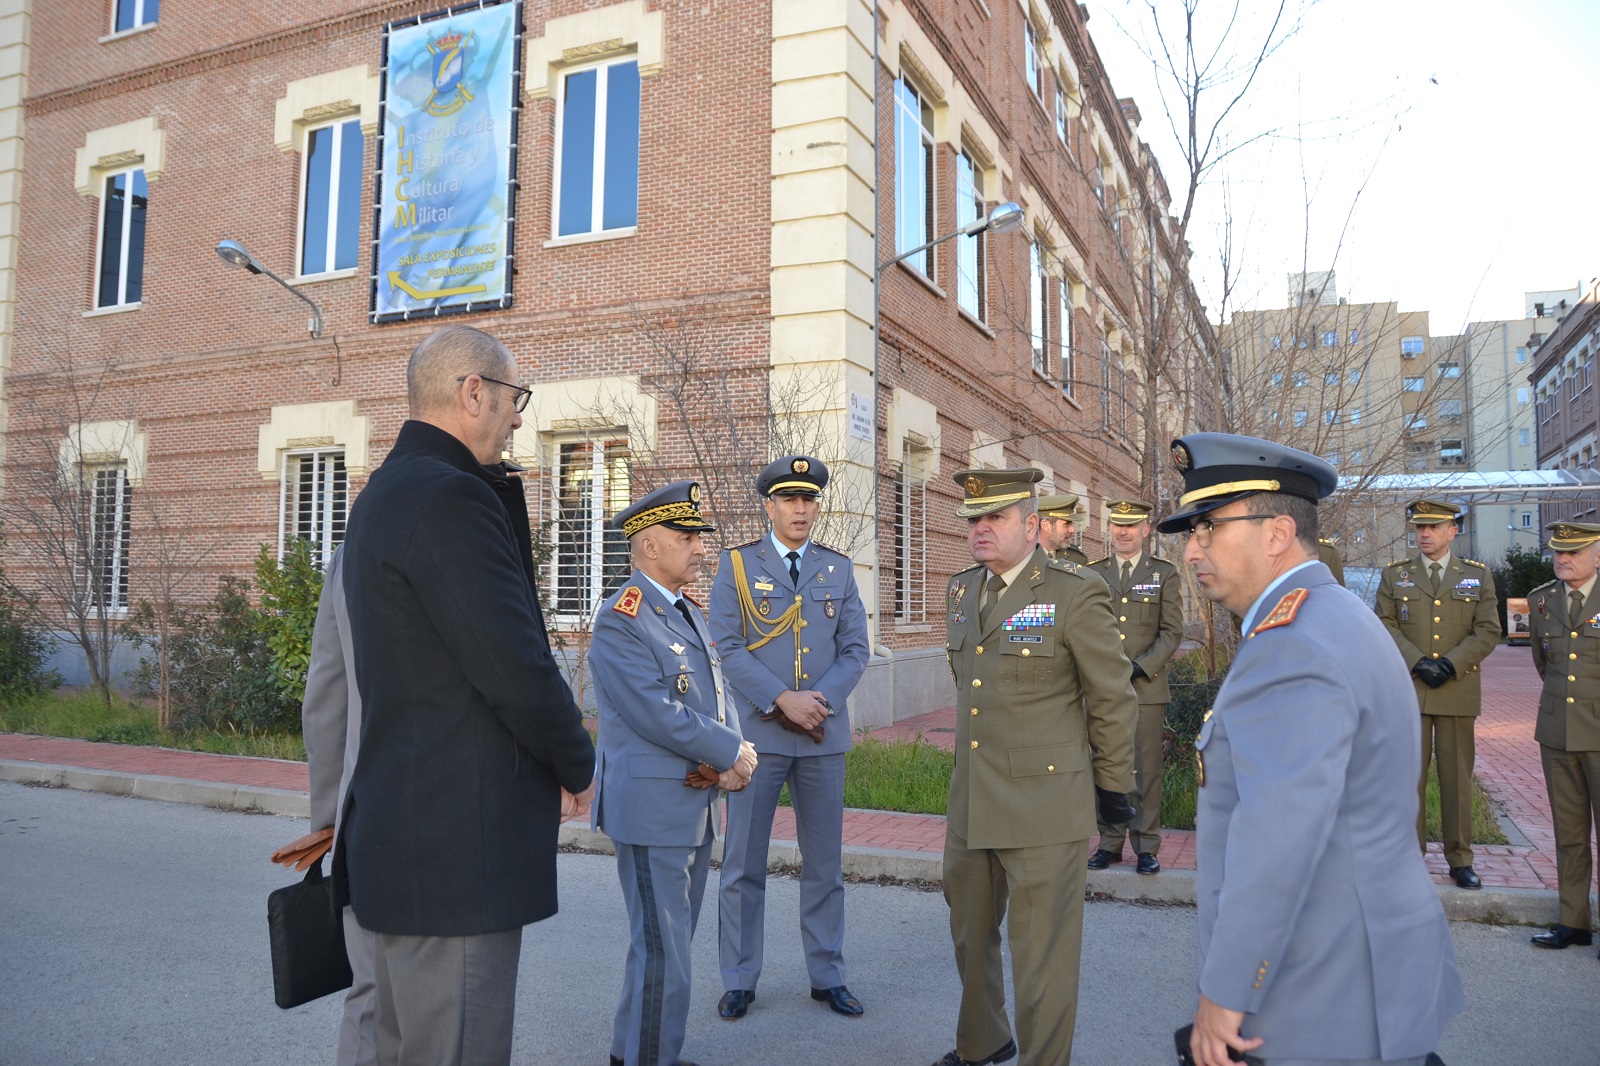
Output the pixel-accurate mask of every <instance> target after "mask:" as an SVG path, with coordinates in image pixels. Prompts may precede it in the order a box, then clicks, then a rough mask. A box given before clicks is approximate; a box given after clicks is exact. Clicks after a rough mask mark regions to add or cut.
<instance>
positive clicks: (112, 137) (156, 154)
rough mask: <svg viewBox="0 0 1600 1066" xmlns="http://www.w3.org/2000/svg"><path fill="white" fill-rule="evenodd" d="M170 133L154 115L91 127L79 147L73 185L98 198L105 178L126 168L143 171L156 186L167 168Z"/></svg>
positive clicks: (82, 191)
mask: <svg viewBox="0 0 1600 1066" xmlns="http://www.w3.org/2000/svg"><path fill="white" fill-rule="evenodd" d="M166 163H167V134H166V131H165V130H163V129H161V127H160V126H159V125H158V124H157V122H156V118H155V116H154V115H152V116H150V117H149V118H139V119H134V120H133V121H132V122H124V123H122V124H121V125H117V126H106V127H104V128H102V129H97V130H90V131H89V133H88V135H87V136H86V137H85V138H84V142H83V146H82V147H81V148H79V149H78V152H77V160H76V165H75V167H74V172H73V184H74V187H75V188H76V189H77V190H78V195H79V196H88V197H92V198H94V199H99V198H100V196H101V195H102V194H103V192H104V191H105V183H106V178H107V177H108V176H109V175H112V174H115V173H117V172H119V171H123V170H143V171H144V180H145V181H146V182H147V183H148V184H150V185H154V184H155V183H156V182H157V181H159V180H160V178H161V175H162V173H163V172H164V171H165V170H166Z"/></svg>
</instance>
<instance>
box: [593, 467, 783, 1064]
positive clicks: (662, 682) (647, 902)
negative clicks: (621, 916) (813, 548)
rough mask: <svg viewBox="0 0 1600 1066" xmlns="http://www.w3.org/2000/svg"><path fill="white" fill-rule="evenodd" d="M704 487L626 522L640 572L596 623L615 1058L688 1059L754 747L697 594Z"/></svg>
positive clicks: (599, 823)
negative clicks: (736, 811)
mask: <svg viewBox="0 0 1600 1066" xmlns="http://www.w3.org/2000/svg"><path fill="white" fill-rule="evenodd" d="M699 498H700V492H699V487H698V486H697V485H696V484H695V483H694V482H692V481H678V482H674V483H673V484H670V485H666V486H664V487H662V488H659V489H657V490H656V491H654V492H652V493H650V494H649V495H647V496H645V497H643V498H642V499H640V500H639V501H638V502H636V503H635V504H633V506H631V507H629V508H627V509H626V510H624V511H622V512H620V513H619V514H618V515H617V516H616V517H615V518H614V519H612V524H613V525H615V526H618V527H620V528H621V529H622V531H623V533H624V534H626V535H627V537H628V542H629V546H630V548H631V551H632V555H633V568H634V569H633V573H632V574H631V575H630V576H629V578H628V581H627V582H626V583H625V584H624V585H623V586H622V588H620V589H618V590H617V592H616V594H615V595H613V596H611V597H610V598H609V599H608V600H606V601H605V603H604V604H602V605H601V608H600V610H599V612H598V614H597V615H596V617H595V622H594V639H593V641H592V642H591V643H590V645H589V663H590V665H591V666H592V667H593V670H594V684H595V695H596V698H597V699H598V700H599V703H600V738H599V753H598V756H597V765H596V768H595V780H596V781H597V782H599V787H598V790H597V792H596V795H595V800H594V814H593V816H592V825H593V826H595V827H598V828H599V829H601V830H603V831H604V832H605V834H606V835H607V836H609V837H610V838H611V839H612V840H613V841H614V842H615V843H616V849H617V876H618V878H619V879H620V880H621V882H622V898H623V900H624V901H625V902H626V903H627V907H628V926H629V934H630V940H629V946H628V959H627V964H626V967H625V969H624V976H623V982H622V997H621V1001H620V1002H619V1003H618V1004H617V1014H616V1021H615V1023H614V1024H613V1026H612V1035H611V1062H612V1064H613V1066H617V1064H620V1063H623V1062H626V1063H629V1064H638V1066H693V1064H692V1063H682V1061H681V1060H680V1059H679V1058H678V1054H679V1052H680V1051H681V1050H682V1048H683V1039H684V1026H685V1023H686V1022H687V1019H688V1014H689V986H690V972H689V942H690V939H691V938H692V937H693V935H694V929H695V925H696V923H697V922H698V920H699V917H700V900H701V898H702V897H703V896H704V895H705V887H706V874H707V871H708V870H709V868H710V863H711V841H712V837H713V835H714V833H715V830H716V826H717V821H718V819H717V804H716V798H717V796H718V795H719V788H730V789H733V788H742V787H744V784H745V782H747V781H748V780H749V779H750V776H751V774H753V773H754V771H755V762H756V755H755V749H754V747H753V746H752V745H751V744H749V743H748V742H745V741H743V740H742V738H741V737H740V734H739V718H738V716H737V715H734V714H729V713H728V704H727V694H726V692H725V686H724V685H723V682H722V670H721V666H720V663H719V662H718V656H717V651H716V646H715V645H714V644H713V643H712V642H711V636H710V634H709V632H708V631H707V630H706V627H705V622H704V620H703V619H702V618H701V617H700V610H699V608H698V607H696V606H694V605H693V604H692V603H691V602H690V601H689V600H688V599H687V598H686V597H684V595H683V589H684V587H685V586H686V585H689V584H691V583H692V582H693V581H694V580H695V578H697V577H698V576H699V574H700V562H701V559H702V558H703V557H704V555H705V545H704V544H702V543H701V540H700V537H701V534H702V533H709V532H713V530H712V527H711V525H710V523H708V522H706V520H705V519H703V518H702V517H700V506H699Z"/></svg>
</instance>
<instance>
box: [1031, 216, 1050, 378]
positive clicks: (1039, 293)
mask: <svg viewBox="0 0 1600 1066" xmlns="http://www.w3.org/2000/svg"><path fill="white" fill-rule="evenodd" d="M1028 269H1029V270H1030V271H1032V277H1033V284H1032V285H1031V286H1030V287H1029V289H1028V333H1029V336H1030V338H1031V341H1032V344H1033V369H1034V370H1035V371H1037V372H1038V373H1040V374H1043V375H1045V376H1046V377H1049V375H1050V354H1049V352H1050V347H1049V346H1050V275H1049V274H1046V273H1045V269H1044V254H1043V250H1042V249H1041V248H1040V247H1039V242H1038V241H1033V242H1032V243H1030V244H1029V245H1028Z"/></svg>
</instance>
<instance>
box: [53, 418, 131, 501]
mask: <svg viewBox="0 0 1600 1066" xmlns="http://www.w3.org/2000/svg"><path fill="white" fill-rule="evenodd" d="M149 454H150V434H149V432H148V431H146V430H142V429H140V428H139V420H138V419H128V418H122V419H114V420H111V421H107V422H74V423H73V424H72V425H70V426H68V427H67V432H66V435H65V436H63V437H62V438H61V476H62V479H63V480H64V481H70V480H71V479H72V476H73V472H74V471H75V469H76V468H78V467H82V466H114V465H116V464H118V463H126V464H127V467H128V484H129V485H131V486H133V487H134V488H141V487H142V486H143V485H144V474H145V464H146V461H147V460H148V457H149Z"/></svg>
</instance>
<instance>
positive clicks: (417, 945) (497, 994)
mask: <svg viewBox="0 0 1600 1066" xmlns="http://www.w3.org/2000/svg"><path fill="white" fill-rule="evenodd" d="M373 945H374V949H375V950H374V952H373V972H374V974H375V977H376V982H377V992H378V1012H377V1014H378V1061H379V1062H380V1063H382V1064H383V1066H507V1064H509V1063H510V1061H511V1024H512V1019H513V1016H514V1014H515V1011H516V1005H517V963H518V961H519V959H520V957H521V955H522V928H521V927H520V926H519V927H517V928H516V929H505V930H502V931H500V932H497V933H483V934H480V935H478V936H401V935H397V934H394V933H375V934H374V935H373Z"/></svg>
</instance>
